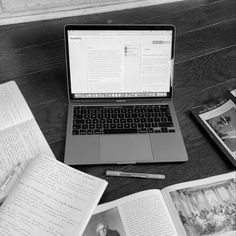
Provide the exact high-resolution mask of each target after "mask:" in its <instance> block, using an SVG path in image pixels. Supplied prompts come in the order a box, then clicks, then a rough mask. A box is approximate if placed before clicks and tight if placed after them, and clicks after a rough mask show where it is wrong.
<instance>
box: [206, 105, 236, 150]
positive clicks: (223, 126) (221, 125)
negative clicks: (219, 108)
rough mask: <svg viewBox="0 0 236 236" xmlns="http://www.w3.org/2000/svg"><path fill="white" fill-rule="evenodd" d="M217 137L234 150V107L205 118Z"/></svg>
mask: <svg viewBox="0 0 236 236" xmlns="http://www.w3.org/2000/svg"><path fill="white" fill-rule="evenodd" d="M207 122H208V124H209V125H210V126H211V128H212V129H213V130H214V131H215V133H216V134H217V136H218V138H220V140H221V141H223V142H224V144H225V145H226V146H227V147H228V148H229V149H230V151H231V152H232V153H233V152H236V109H235V107H232V108H231V109H230V110H228V111H226V112H225V113H223V114H220V115H218V116H216V117H213V118H211V119H208V120H207Z"/></svg>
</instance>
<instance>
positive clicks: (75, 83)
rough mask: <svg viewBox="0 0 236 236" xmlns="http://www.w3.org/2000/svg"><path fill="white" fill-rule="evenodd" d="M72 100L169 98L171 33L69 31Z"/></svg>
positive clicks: (152, 31) (146, 31)
mask: <svg viewBox="0 0 236 236" xmlns="http://www.w3.org/2000/svg"><path fill="white" fill-rule="evenodd" d="M68 52H69V71H70V85H71V94H72V98H117V97H120V98H124V97H125V98H127V97H130V98H132V97H168V96H169V94H170V89H171V76H172V74H171V73H172V64H171V63H172V60H171V55H172V31H171V30H150V31H148V30H69V31H68Z"/></svg>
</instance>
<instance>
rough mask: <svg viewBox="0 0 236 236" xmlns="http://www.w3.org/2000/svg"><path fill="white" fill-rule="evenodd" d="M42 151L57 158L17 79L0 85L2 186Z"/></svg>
mask: <svg viewBox="0 0 236 236" xmlns="http://www.w3.org/2000/svg"><path fill="white" fill-rule="evenodd" d="M40 153H42V154H44V155H46V156H50V157H52V158H55V157H54V154H53V152H52V151H51V149H50V147H49V145H48V143H47V141H46V139H45V138H44V136H43V134H42V132H41V130H40V128H39V126H38V124H37V122H36V121H35V119H34V117H33V114H32V113H31V111H30V109H29V107H28V105H27V103H26V101H25V99H24V97H23V96H22V94H21V92H20V90H19V89H18V87H17V85H16V83H15V82H14V81H11V82H9V83H5V84H2V85H0V186H1V185H2V184H3V183H4V181H5V180H6V178H7V176H8V175H9V174H10V173H11V171H12V170H13V169H14V167H15V166H16V165H17V164H18V163H19V162H25V165H27V163H28V161H29V160H30V159H31V158H34V157H35V156H37V155H38V154H40Z"/></svg>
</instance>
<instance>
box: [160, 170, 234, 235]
mask: <svg viewBox="0 0 236 236" xmlns="http://www.w3.org/2000/svg"><path fill="white" fill-rule="evenodd" d="M161 192H162V195H163V198H164V199H165V202H166V205H167V207H168V209H169V212H170V214H171V216H172V218H173V220H174V222H175V225H176V228H177V230H178V234H179V235H181V236H199V235H209V236H216V235H217V236H220V235H221V236H235V235H236V217H235V216H236V172H231V173H228V174H223V175H218V176H214V177H209V178H205V179H201V180H195V181H191V182H186V183H181V184H176V185H172V186H169V187H167V188H164V189H162V191H161Z"/></svg>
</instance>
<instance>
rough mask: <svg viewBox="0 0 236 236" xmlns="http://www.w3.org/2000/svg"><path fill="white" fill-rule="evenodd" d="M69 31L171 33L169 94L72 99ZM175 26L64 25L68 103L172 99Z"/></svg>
mask: <svg viewBox="0 0 236 236" xmlns="http://www.w3.org/2000/svg"><path fill="white" fill-rule="evenodd" d="M71 30H124V31H125V30H156V31H158V30H170V31H172V45H171V62H172V68H171V78H170V92H169V94H168V96H166V97H135V98H134V97H130V98H125V97H121V98H119V99H118V98H74V97H73V94H72V92H71V78H70V63H69V42H68V32H69V31H71ZM175 32H176V29H175V26H174V25H66V26H65V34H64V36H65V53H66V74H67V87H68V99H69V100H70V101H84V102H116V101H117V100H125V101H130V102H132V101H136V102H138V101H144V100H146V101H152V100H156V99H162V100H163V99H168V100H170V99H171V98H172V97H173V77H174V56H175V55H174V51H175Z"/></svg>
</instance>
